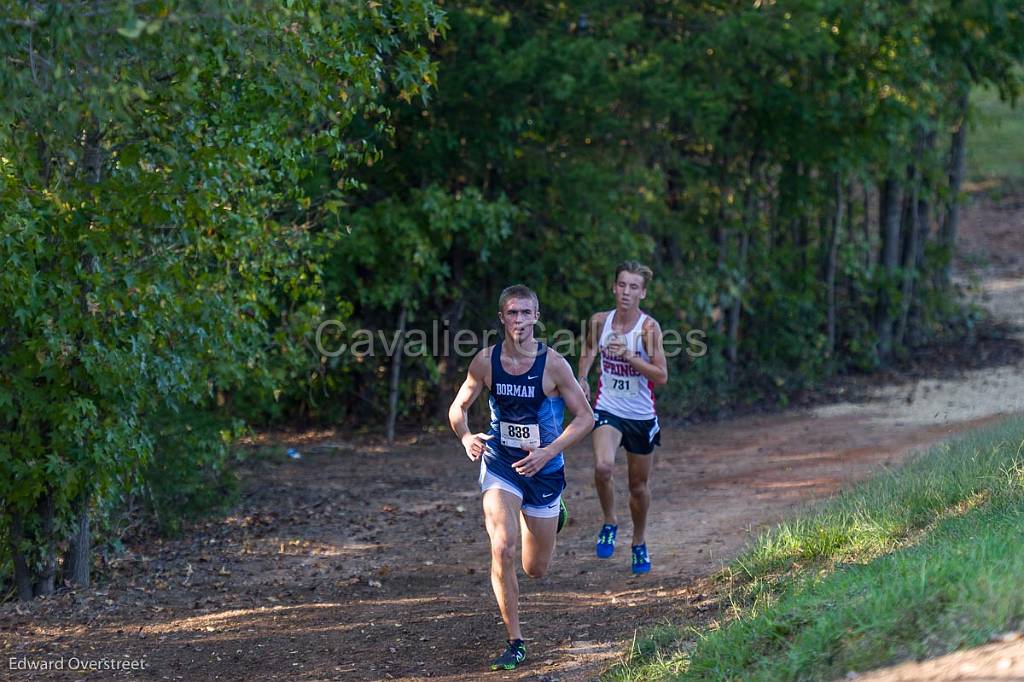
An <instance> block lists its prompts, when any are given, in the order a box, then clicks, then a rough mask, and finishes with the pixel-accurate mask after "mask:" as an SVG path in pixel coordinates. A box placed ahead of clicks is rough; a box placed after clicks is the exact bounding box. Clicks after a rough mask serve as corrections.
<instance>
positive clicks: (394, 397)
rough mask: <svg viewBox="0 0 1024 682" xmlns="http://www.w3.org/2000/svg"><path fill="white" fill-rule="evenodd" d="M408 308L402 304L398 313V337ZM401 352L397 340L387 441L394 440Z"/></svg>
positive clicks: (389, 396)
mask: <svg viewBox="0 0 1024 682" xmlns="http://www.w3.org/2000/svg"><path fill="white" fill-rule="evenodd" d="M407 312H408V309H407V307H406V305H405V304H404V303H403V304H402V312H400V313H399V314H398V339H399V340H400V339H403V338H405V318H406V313H407ZM402 356H403V352H402V349H401V346H400V345H399V343H398V342H396V343H395V351H394V353H393V354H392V356H391V385H390V386H389V387H388V425H387V438H388V443H394V442H395V422H396V421H397V420H398V390H399V388H400V387H401V378H402Z"/></svg>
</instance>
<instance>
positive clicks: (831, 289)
mask: <svg viewBox="0 0 1024 682" xmlns="http://www.w3.org/2000/svg"><path fill="white" fill-rule="evenodd" d="M834 191H835V198H836V206H835V214H834V215H833V217H832V231H831V234H829V238H828V254H827V257H826V261H825V292H826V300H827V304H826V305H827V308H828V310H827V322H826V324H827V334H828V343H827V345H826V347H825V352H826V353H827V355H828V357H832V356H833V354H834V353H835V348H836V269H837V265H838V263H837V261H838V256H839V232H840V230H842V228H843V213H844V209H845V208H846V203H845V201H844V200H843V186H842V180H841V178H840V176H839V174H838V173H836V177H835V186H834Z"/></svg>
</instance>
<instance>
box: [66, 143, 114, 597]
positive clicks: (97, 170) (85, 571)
mask: <svg viewBox="0 0 1024 682" xmlns="http://www.w3.org/2000/svg"><path fill="white" fill-rule="evenodd" d="M102 137H103V136H102V135H101V134H100V131H99V128H98V127H97V128H94V129H93V130H92V131H91V132H90V133H89V135H88V136H87V138H86V147H85V169H86V172H87V173H88V177H87V179H88V181H89V182H90V183H93V184H96V183H99V181H100V179H101V178H102V173H103V150H102V148H101V147H100V143H101V141H102ZM81 262H82V268H83V270H84V271H85V272H87V273H90V274H92V273H94V272H96V269H97V267H98V263H97V258H96V257H95V256H93V255H91V254H88V253H83V254H82V256H81ZM91 290H92V287H91V286H90V285H89V284H88V282H83V284H82V293H81V296H80V300H79V305H80V306H81V309H82V314H83V315H85V316H88V314H89V312H88V311H89V308H88V300H87V298H86V297H87V295H88V294H89V293H90V292H91ZM78 343H79V346H81V345H82V344H83V343H84V339H83V338H81V337H79V339H78ZM79 389H80V390H82V392H83V393H87V392H88V390H87V387H86V386H80V387H79ZM83 445H84V444H83ZM74 513H75V514H76V515H77V516H76V518H75V520H74V525H73V528H74V530H73V531H72V532H71V537H70V538H69V540H68V549H67V551H66V552H65V553H64V561H63V568H62V571H61V573H62V577H63V579H64V580H65V581H67V582H70V583H71V584H73V585H76V586H78V587H89V569H90V564H91V552H92V547H91V539H90V529H89V495H88V493H86V491H84V490H83V491H82V492H80V493H79V496H78V498H77V499H76V500H75V503H74ZM55 568H56V567H55Z"/></svg>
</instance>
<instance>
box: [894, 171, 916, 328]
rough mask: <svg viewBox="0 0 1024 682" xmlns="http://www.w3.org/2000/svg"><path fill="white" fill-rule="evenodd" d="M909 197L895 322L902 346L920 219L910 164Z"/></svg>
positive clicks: (914, 271)
mask: <svg viewBox="0 0 1024 682" xmlns="http://www.w3.org/2000/svg"><path fill="white" fill-rule="evenodd" d="M909 175H910V182H911V183H912V184H911V186H910V187H911V189H910V199H909V201H907V202H906V203H907V210H906V212H905V216H906V223H907V230H906V239H905V243H904V249H903V281H902V282H901V286H900V317H899V320H898V321H897V323H896V343H897V345H900V346H902V345H903V341H904V339H905V338H906V333H907V319H908V317H909V316H910V303H911V299H912V298H913V295H914V278H915V275H916V272H917V249H918V241H919V237H918V233H919V231H920V226H921V219H920V214H919V212H918V205H917V197H918V172H917V169H916V168H914V167H913V166H911V170H910V173H909Z"/></svg>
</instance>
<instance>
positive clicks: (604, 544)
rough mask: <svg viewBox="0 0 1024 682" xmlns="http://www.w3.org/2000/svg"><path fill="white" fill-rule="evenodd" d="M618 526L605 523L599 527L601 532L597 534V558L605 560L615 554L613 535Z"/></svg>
mask: <svg viewBox="0 0 1024 682" xmlns="http://www.w3.org/2000/svg"><path fill="white" fill-rule="evenodd" d="M618 530H619V527H618V526H613V525H612V524H610V523H606V524H604V525H603V526H601V532H600V533H598V534H597V558H599V559H607V558H608V557H610V556H611V555H612V554H615V533H616V531H618Z"/></svg>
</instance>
